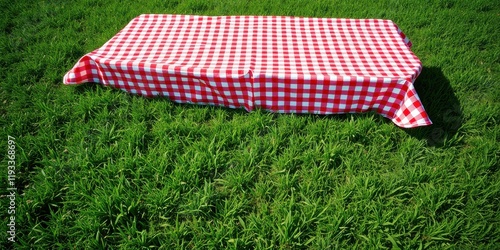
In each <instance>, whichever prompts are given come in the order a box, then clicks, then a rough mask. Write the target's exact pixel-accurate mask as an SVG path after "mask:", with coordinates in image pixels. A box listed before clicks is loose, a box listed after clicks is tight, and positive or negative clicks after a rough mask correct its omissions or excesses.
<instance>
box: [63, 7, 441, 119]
mask: <svg viewBox="0 0 500 250" xmlns="http://www.w3.org/2000/svg"><path fill="white" fill-rule="evenodd" d="M410 48H411V43H410V41H409V40H408V39H407V38H406V37H405V35H404V34H403V33H402V32H401V30H400V29H399V28H398V27H397V26H396V25H395V24H394V23H393V22H392V21H390V20H382V19H336V18H303V17H282V16H195V15H167V14H161V15H160V14H145V15H140V16H138V17H136V18H134V19H133V20H132V21H131V22H130V23H129V24H128V25H127V26H126V27H125V28H124V29H122V30H121V31H120V32H119V33H118V34H116V35H115V36H114V37H113V38H111V39H110V40H109V41H108V42H106V44H104V45H103V46H102V47H101V48H99V49H97V50H95V51H92V52H90V53H88V54H87V55H85V56H83V57H82V58H81V59H80V60H79V61H78V62H77V63H76V65H75V66H74V67H73V68H72V69H71V70H70V71H69V72H68V73H67V74H66V75H65V76H64V83H65V84H80V83H85V82H95V83H101V84H104V85H107V86H111V87H114V88H118V89H122V90H124V91H127V92H130V93H133V94H139V95H143V96H146V97H155V96H163V97H168V98H169V99H170V100H172V101H175V102H180V103H196V104H209V105H221V106H225V107H229V108H245V109H246V110H248V111H251V110H253V109H255V108H262V109H265V110H269V111H272V112H280V113H314V114H325V115H326V114H339V113H354V112H366V111H375V112H377V113H379V114H381V115H382V116H384V117H386V118H389V119H391V120H392V121H393V122H394V123H395V124H396V125H398V126H400V127H417V126H424V125H430V124H431V121H430V119H429V117H428V115H427V113H426V112H425V110H424V108H423V106H422V103H421V101H420V99H419V97H418V95H417V93H416V91H415V89H414V86H413V84H414V81H415V79H416V78H417V76H418V75H419V74H420V72H421V70H422V65H421V62H420V60H419V59H418V58H417V57H416V56H415V55H414V54H413V53H412V51H411V50H410Z"/></svg>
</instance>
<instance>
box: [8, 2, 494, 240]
mask: <svg viewBox="0 0 500 250" xmlns="http://www.w3.org/2000/svg"><path fill="white" fill-rule="evenodd" d="M0 9H1V10H2V16H1V17H0V29H1V33H0V87H1V88H0V126H1V128H2V129H1V130H0V143H1V146H0V148H1V150H0V166H1V167H0V173H1V174H0V189H1V192H0V195H1V198H2V199H0V200H1V203H0V218H1V219H0V220H1V226H0V248H1V249H8V248H10V247H16V248H18V249H30V248H34V249H109V248H118V249H149V248H152V249H350V248H353V249H499V248H500V173H499V165H500V161H499V160H500V125H499V123H500V42H499V41H500V31H499V24H500V2H499V1H495V0H469V1H465V0H463V1H459V0H425V1H419V0H407V1H371V0H361V1H285V0H281V1H278V0H272V1H264V0H256V1H236V0H234V1H215V0H210V1H201V0H187V1H160V0H149V1H131V0H123V1H118V0H109V1H104V0H75V1H62V0H59V1H58V0H52V1H27V0H19V1H14V2H12V1H1V2H0ZM143 13H177V14H202V15H286V16H308V17H335V18H336V17H345V18H383V19H390V20H393V21H394V22H395V23H396V24H397V25H398V26H399V27H400V28H401V29H402V30H403V32H404V33H405V34H406V35H407V36H408V37H409V38H410V40H411V41H412V42H413V47H412V50H413V52H414V53H415V54H416V55H417V56H418V57H419V58H420V60H421V61H422V63H423V71H422V74H421V75H420V76H419V78H418V79H417V81H416V83H415V86H416V88H417V92H418V93H419V96H420V98H421V100H422V102H423V104H424V107H425V108H426V110H427V111H428V113H429V115H430V117H431V120H432V121H433V122H434V124H433V125H432V126H429V127H421V128H417V129H402V128H399V127H397V126H395V125H394V124H393V123H391V122H390V121H389V120H387V119H385V118H383V117H381V116H380V115H377V114H375V113H364V114H345V115H330V116H320V115H295V114H273V113H270V112H267V111H265V110H257V111H255V112H251V113H247V112H245V111H244V110H234V109H226V108H222V107H213V106H198V105H187V104H176V103H173V102H170V101H169V100H167V99H160V98H156V99H147V98H143V97H139V96H134V95H130V94H128V93H125V92H122V91H119V90H115V89H110V88H107V87H102V86H101V85H98V84H84V85H80V86H65V85H63V84H62V77H63V75H64V74H65V73H66V72H67V71H68V70H69V69H70V68H71V67H72V66H73V65H74V63H76V61H77V60H78V59H79V58H80V57H81V56H83V55H84V54H85V53H87V52H90V51H92V50H94V49H96V48H98V47H100V46H101V45H102V44H104V43H105V42H106V41H107V40H108V39H110V38H111V37H112V36H113V35H114V34H116V33H117V32H118V31H119V30H120V29H121V28H123V27H124V26H125V25H126V24H127V23H128V22H129V21H130V20H131V19H132V18H134V17H136V16H138V15H139V14H143ZM14 157H15V159H14ZM12 166H13V167H12ZM9 169H10V170H13V171H12V172H11V173H10V176H9V172H8V170H9ZM14 174H15V177H14V176H13V175H14ZM11 181H12V185H11ZM14 187H15V188H17V189H15V190H14V189H12V188H14ZM14 198H15V199H14ZM14 212H15V214H14ZM12 219H13V220H12ZM12 222H14V223H15V226H14V227H15V230H14V231H12V230H10V229H11V227H10V226H8V224H11V223H12ZM11 225H12V224H11ZM8 231H11V232H15V238H14V237H13V236H12V235H11V233H9V232H8ZM9 238H10V239H11V240H14V241H15V242H14V243H12V242H11V240H9Z"/></svg>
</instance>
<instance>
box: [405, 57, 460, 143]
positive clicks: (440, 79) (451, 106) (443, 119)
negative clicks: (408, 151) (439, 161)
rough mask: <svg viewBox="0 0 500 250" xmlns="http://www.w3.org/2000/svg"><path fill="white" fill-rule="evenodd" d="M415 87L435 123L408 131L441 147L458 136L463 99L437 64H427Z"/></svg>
mask: <svg viewBox="0 0 500 250" xmlns="http://www.w3.org/2000/svg"><path fill="white" fill-rule="evenodd" d="M415 89H416V91H417V93H418V95H419V97H420V100H421V101H422V103H423V105H424V108H425V110H426V111H427V114H428V115H429V117H430V119H431V120H432V123H433V124H432V125H431V126H427V127H419V128H415V129H408V130H405V131H406V132H407V133H408V134H409V135H411V136H414V137H416V138H418V139H426V140H427V144H428V145H429V146H436V147H442V146H444V145H445V144H446V142H447V141H449V140H450V139H451V138H454V137H455V135H456V134H457V132H458V130H459V128H460V127H461V126H462V124H463V114H462V108H461V106H460V102H459V100H458V98H457V97H456V96H455V93H454V90H453V88H452V87H451V85H450V81H449V80H448V79H447V78H446V76H445V75H444V74H443V72H442V70H441V68H438V67H424V68H423V69H422V72H421V74H420V76H419V77H418V78H417V80H416V82H415Z"/></svg>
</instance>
